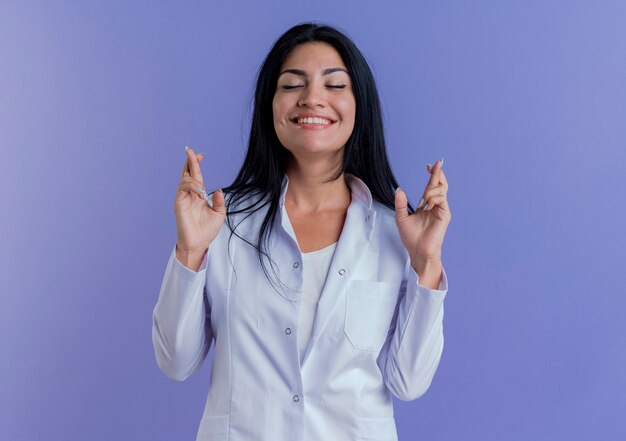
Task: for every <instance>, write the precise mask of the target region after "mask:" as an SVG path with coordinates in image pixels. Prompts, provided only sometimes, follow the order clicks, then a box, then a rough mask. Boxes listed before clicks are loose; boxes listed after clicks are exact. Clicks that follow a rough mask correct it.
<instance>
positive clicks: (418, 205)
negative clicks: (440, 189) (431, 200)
mask: <svg viewBox="0 0 626 441" xmlns="http://www.w3.org/2000/svg"><path fill="white" fill-rule="evenodd" d="M423 203H424V198H422V199H420V203H419V204H417V208H420V207H421V206H422V204H423Z"/></svg>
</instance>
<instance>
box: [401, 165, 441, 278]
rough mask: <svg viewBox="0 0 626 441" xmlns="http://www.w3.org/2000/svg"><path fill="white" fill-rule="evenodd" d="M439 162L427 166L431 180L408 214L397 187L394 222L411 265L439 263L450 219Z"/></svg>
mask: <svg viewBox="0 0 626 441" xmlns="http://www.w3.org/2000/svg"><path fill="white" fill-rule="evenodd" d="M442 164H443V162H442V160H439V161H437V162H436V163H435V166H434V167H431V166H430V165H429V164H428V165H427V170H428V172H429V173H430V180H429V181H428V184H427V185H426V188H425V190H424V192H423V193H422V199H421V200H420V203H419V204H418V206H417V207H416V210H415V213H413V214H409V212H408V209H407V196H406V194H405V193H404V191H403V190H402V189H401V188H399V187H398V189H397V191H396V199H395V206H396V225H397V227H398V231H399V233H400V237H401V239H402V243H403V244H404V246H405V248H406V249H407V251H408V253H409V256H410V258H411V263H412V265H413V267H414V268H416V266H419V267H420V268H425V267H427V266H428V265H431V266H433V265H434V266H440V265H441V248H442V245H443V238H444V236H445V234H446V230H447V228H448V224H449V223H450V220H451V219H452V214H451V213H450V207H449V206H448V201H447V193H448V181H447V180H446V177H445V175H444V173H443V170H442V169H441V166H442ZM418 274H419V272H418ZM420 276H421V274H420ZM437 280H438V278H437Z"/></svg>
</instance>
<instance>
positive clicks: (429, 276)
mask: <svg viewBox="0 0 626 441" xmlns="http://www.w3.org/2000/svg"><path fill="white" fill-rule="evenodd" d="M411 266H412V267H413V269H414V270H415V272H416V273H417V275H418V276H419V284H420V285H422V286H425V287H426V288H430V289H438V287H439V281H440V280H441V270H442V268H443V263H442V262H441V259H437V260H432V261H419V260H417V259H411Z"/></svg>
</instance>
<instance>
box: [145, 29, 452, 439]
mask: <svg viewBox="0 0 626 441" xmlns="http://www.w3.org/2000/svg"><path fill="white" fill-rule="evenodd" d="M186 155H187V160H186V162H185V165H184V168H183V172H182V178H181V181H180V184H179V186H178V189H177V192H176V198H175V202H174V212H175V215H176V222H177V229H178V239H177V241H176V245H175V246H174V247H173V249H172V252H171V255H170V258H169V262H168V263H167V267H166V271H165V275H164V278H163V282H162V286H161V291H160V294H159V299H158V302H157V304H156V306H155V308H154V311H153V327H152V335H153V344H154V350H155V355H156V360H157V363H158V366H159V367H160V369H161V370H162V371H163V372H164V373H165V374H166V375H167V376H168V377H170V378H172V379H174V380H178V381H182V380H184V379H186V378H187V377H189V376H190V375H191V374H193V373H194V372H196V371H197V370H198V368H199V367H200V366H201V364H202V362H203V361H204V359H205V358H206V355H207V353H208V351H209V348H210V347H211V346H212V345H213V351H214V358H213V365H212V369H211V378H210V386H209V392H208V397H207V402H206V407H205V410H204V414H203V417H202V420H201V422H200V427H199V430H198V434H197V440H198V441H210V440H232V441H244V440H272V441H276V440H278V441H282V440H284V441H305V440H306V441H330V440H332V441H343V440H346V441H348V440H350V441H352V440H369V441H395V440H397V432H396V426H395V420H394V416H393V401H392V396H395V397H397V398H399V399H401V400H414V399H416V398H418V397H420V396H421V395H422V394H424V392H425V391H426V390H427V389H428V387H429V386H430V383H431V381H432V379H433V376H434V374H435V371H436V369H437V366H438V364H439V360H440V358H441V353H442V350H443V301H444V297H445V295H446V293H447V290H448V283H447V278H446V274H445V271H444V269H443V265H442V244H443V239H444V235H445V232H446V229H447V227H448V224H449V223H450V219H451V213H450V208H449V206H448V202H447V200H446V195H447V191H448V183H447V181H446V177H445V175H444V173H443V170H442V165H443V158H442V159H441V160H439V161H437V162H435V164H434V166H431V165H430V164H427V167H426V171H427V173H428V176H429V178H428V182H427V183H426V186H425V188H424V190H423V191H422V193H421V199H420V202H419V204H418V205H417V209H416V210H414V209H413V208H412V207H411V205H410V204H409V203H408V200H407V196H406V194H405V193H404V191H403V190H402V189H399V188H398V185H397V182H396V180H395V178H394V176H393V173H392V171H391V168H390V165H389V161H388V159H387V154H386V149H385V139H384V134H383V126H382V118H381V109H380V104H379V99H378V92H377V90H376V85H375V82H374V79H373V76H372V72H371V71H370V69H369V67H368V64H367V62H366V60H365V59H364V57H363V56H362V54H361V53H360V51H359V50H358V49H357V47H356V46H355V45H354V43H353V42H352V41H351V40H350V39H349V38H348V37H347V36H346V35H344V34H343V33H341V32H339V31H338V30H336V29H334V28H332V27H329V26H324V25H319V24H315V23H303V24H300V25H297V26H294V27H293V28H291V29H289V30H288V31H287V32H286V33H285V34H283V35H282V36H281V37H280V38H279V39H278V40H277V41H276V42H275V44H274V46H273V47H272V49H271V51H270V53H269V54H268V56H267V58H266V59H265V61H264V63H263V65H262V67H261V69H260V71H259V74H258V80H257V83H256V91H255V102H254V111H253V117H252V126H251V130H250V139H249V145H248V151H247V155H246V158H245V160H244V163H243V166H242V167H241V170H240V171H239V174H238V175H237V177H236V178H235V181H234V182H233V184H232V185H230V186H229V187H225V188H224V189H223V190H220V189H218V190H216V191H214V192H213V193H212V194H211V195H208V194H207V193H206V191H205V187H204V179H203V175H202V171H201V169H200V163H201V162H202V161H203V159H204V155H202V154H197V153H196V152H195V151H194V150H193V149H191V148H186ZM208 161H209V162H210V163H211V158H209V159H208ZM205 162H206V161H205ZM211 165H214V164H213V163H211Z"/></svg>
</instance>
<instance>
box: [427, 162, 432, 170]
mask: <svg viewBox="0 0 626 441" xmlns="http://www.w3.org/2000/svg"><path fill="white" fill-rule="evenodd" d="M431 168H433V166H432V164H429V163H426V170H428V171H430V169H431Z"/></svg>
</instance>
